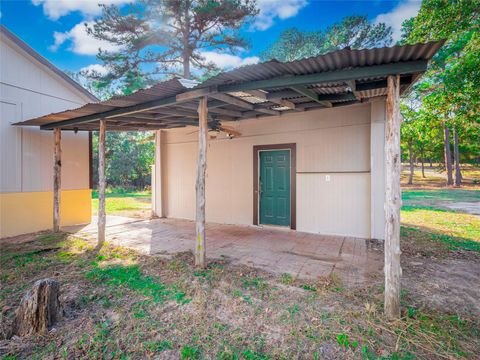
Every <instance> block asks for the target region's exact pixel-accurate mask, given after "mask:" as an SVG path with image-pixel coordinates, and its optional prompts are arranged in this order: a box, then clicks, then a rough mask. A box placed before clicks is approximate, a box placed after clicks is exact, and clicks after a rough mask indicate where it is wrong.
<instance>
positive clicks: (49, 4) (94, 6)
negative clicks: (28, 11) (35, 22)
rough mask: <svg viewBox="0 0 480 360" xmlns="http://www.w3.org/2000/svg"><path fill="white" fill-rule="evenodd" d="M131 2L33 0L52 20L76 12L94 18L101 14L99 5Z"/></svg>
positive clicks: (114, 0)
mask: <svg viewBox="0 0 480 360" xmlns="http://www.w3.org/2000/svg"><path fill="white" fill-rule="evenodd" d="M128 2H129V0H32V3H33V5H36V6H40V5H41V6H43V13H44V14H45V15H46V16H47V17H48V18H49V19H51V20H58V19H59V18H61V17H62V16H64V15H67V14H69V13H71V12H74V11H79V12H81V13H82V14H83V15H84V16H87V17H92V16H95V15H99V14H100V13H101V8H100V7H99V6H98V4H99V3H101V4H104V5H112V4H116V5H121V4H126V3H128Z"/></svg>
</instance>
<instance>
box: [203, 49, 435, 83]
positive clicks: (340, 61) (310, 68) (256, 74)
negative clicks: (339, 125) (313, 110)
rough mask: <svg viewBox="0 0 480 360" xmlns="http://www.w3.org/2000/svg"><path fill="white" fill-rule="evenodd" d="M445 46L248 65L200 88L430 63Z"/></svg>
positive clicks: (342, 53) (341, 53)
mask: <svg viewBox="0 0 480 360" xmlns="http://www.w3.org/2000/svg"><path fill="white" fill-rule="evenodd" d="M442 45H443V42H429V43H426V44H415V45H403V46H393V47H384V48H375V49H362V50H350V49H343V50H338V51H333V52H330V53H328V54H325V55H320V56H316V57H311V58H306V59H302V60H295V61H291V62H286V63H279V62H278V61H277V60H272V61H268V62H265V63H261V64H252V65H245V66H242V67H240V68H237V69H234V70H231V71H228V72H224V73H221V74H218V75H217V76H214V77H213V78H210V79H208V80H207V81H205V82H203V83H202V84H201V85H200V87H204V86H211V85H220V84H224V83H240V82H247V81H253V80H264V79H270V78H272V77H276V76H280V75H287V74H290V75H306V74H313V73H319V72H326V71H334V70H339V69H345V68H353V67H361V66H373V65H382V64H388V63H392V62H403V61H415V60H429V59H431V58H432V56H433V55H434V54H435V53H436V52H437V51H438V49H439V48H440V47H441V46H442Z"/></svg>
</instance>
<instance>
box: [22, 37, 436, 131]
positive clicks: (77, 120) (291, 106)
mask: <svg viewBox="0 0 480 360" xmlns="http://www.w3.org/2000/svg"><path fill="white" fill-rule="evenodd" d="M442 44H443V42H441V41H440V42H430V43H426V44H416V45H406V46H395V47H390V48H380V49H366V50H350V49H343V50H339V51H335V52H332V53H329V54H325V55H321V56H317V57H312V58H308V59H302V60H298V61H293V62H289V63H280V62H278V61H275V60H273V61H269V62H266V63H261V64H255V65H249V66H244V67H241V68H238V69H235V70H232V71H229V72H224V73H221V74H219V75H217V76H215V77H213V78H211V79H209V80H207V81H205V82H203V83H200V84H197V83H195V82H192V81H190V80H184V79H172V80H168V81H165V82H160V83H158V84H156V85H154V86H153V87H151V88H149V89H142V90H139V91H137V92H135V93H133V94H131V95H127V96H117V97H113V98H112V99H110V100H107V101H102V102H97V103H89V104H87V105H85V106H82V107H80V108H78V109H73V110H67V111H63V112H59V113H55V114H50V115H46V116H42V117H38V118H35V119H30V120H27V121H23V122H19V123H16V124H15V125H30V126H40V128H41V129H43V130H52V129H54V128H60V129H62V130H87V131H91V130H98V129H99V123H100V120H102V119H103V120H106V121H107V123H108V129H109V131H115V130H117V131H122V130H123V131H149V130H159V129H169V128H176V127H184V126H197V125H198V113H197V108H198V103H199V99H200V98H202V97H204V96H207V97H208V112H209V119H208V127H209V128H210V129H215V128H217V126H218V124H219V123H220V122H222V121H236V120H241V119H247V118H258V117H264V116H281V115H283V114H288V113H292V112H298V111H310V110H314V109H319V108H331V107H338V106H346V105H351V104H355V103H359V102H367V101H369V100H370V99H372V98H375V97H379V96H386V93H387V77H388V76H389V75H400V86H401V88H400V92H401V93H403V92H405V91H406V90H407V89H408V88H409V87H410V86H411V85H412V84H413V83H414V82H415V81H416V79H417V78H418V77H419V76H420V75H421V74H422V73H423V72H424V71H425V70H426V69H427V64H428V61H429V60H430V59H431V57H432V56H433V55H434V54H435V53H436V52H437V51H438V49H439V48H440V47H441V46H442Z"/></svg>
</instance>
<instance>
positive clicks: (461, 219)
mask: <svg viewBox="0 0 480 360" xmlns="http://www.w3.org/2000/svg"><path fill="white" fill-rule="evenodd" d="M402 200H403V207H402V211H401V220H402V224H403V225H404V226H406V227H410V228H420V229H425V230H428V232H430V233H432V234H434V235H436V236H437V237H438V238H439V239H440V238H443V239H447V238H452V239H455V241H454V242H455V244H457V246H460V245H459V244H462V243H464V244H465V247H467V248H472V247H474V248H475V247H476V248H477V249H480V216H479V215H473V214H468V213H466V212H468V211H471V210H472V209H474V208H478V207H479V203H480V190H462V189H455V188H452V189H442V190H411V189H404V190H403V192H402ZM457 205H458V206H457ZM451 206H456V207H455V209H456V210H451V209H449V207H451ZM462 209H464V210H463V211H462ZM478 210H480V209H478ZM472 242H474V243H473V244H472Z"/></svg>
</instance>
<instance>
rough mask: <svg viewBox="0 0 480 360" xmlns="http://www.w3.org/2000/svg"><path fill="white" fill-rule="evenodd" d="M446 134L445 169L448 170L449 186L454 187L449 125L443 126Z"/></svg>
mask: <svg viewBox="0 0 480 360" xmlns="http://www.w3.org/2000/svg"><path fill="white" fill-rule="evenodd" d="M443 134H444V153H445V169H446V170H447V185H453V176H452V153H451V151H450V129H449V128H448V126H447V124H444V125H443Z"/></svg>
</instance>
